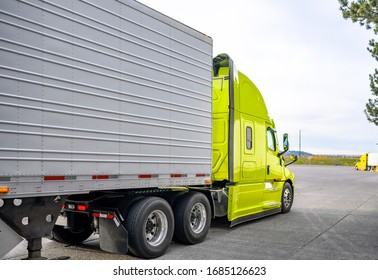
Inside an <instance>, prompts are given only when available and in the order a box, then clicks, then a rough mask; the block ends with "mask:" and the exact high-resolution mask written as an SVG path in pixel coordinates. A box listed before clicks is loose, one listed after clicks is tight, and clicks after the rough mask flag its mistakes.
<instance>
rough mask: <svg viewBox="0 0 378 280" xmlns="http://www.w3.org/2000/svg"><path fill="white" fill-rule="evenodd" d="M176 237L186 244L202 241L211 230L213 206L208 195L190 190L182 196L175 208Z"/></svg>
mask: <svg viewBox="0 0 378 280" xmlns="http://www.w3.org/2000/svg"><path fill="white" fill-rule="evenodd" d="M174 213H175V237H176V240H177V241H180V242H182V243H186V244H190V245H192V244H197V243H200V242H202V241H203V240H204V239H205V238H206V235H207V233H208V231H209V228H210V222H211V208H210V203H209V200H208V199H207V197H206V196H205V195H204V194H203V193H200V192H189V193H187V194H185V195H184V196H182V197H181V198H180V199H179V200H178V201H177V202H176V206H175V209H174Z"/></svg>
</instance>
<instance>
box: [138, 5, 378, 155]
mask: <svg viewBox="0 0 378 280" xmlns="http://www.w3.org/2000/svg"><path fill="white" fill-rule="evenodd" d="M140 2H142V3H145V4H147V5H149V6H152V7H153V8H155V9H156V10H158V11H161V12H163V13H164V14H167V15H169V16H170V17H172V18H174V19H177V20H179V21H181V22H183V23H185V24H187V25H189V26H191V27H193V28H195V29H197V30H199V31H201V32H203V33H205V34H208V35H209V36H211V37H212V38H213V40H214V55H216V54H218V53H223V52H226V53H228V54H229V55H231V56H232V57H233V59H234V61H235V63H236V65H237V67H238V68H239V70H241V71H242V72H244V73H245V74H246V75H247V76H249V77H250V78H251V79H252V80H253V81H254V82H255V84H256V85H257V87H258V88H259V89H260V91H261V92H262V94H263V96H264V98H265V101H266V103H267V106H268V111H269V113H270V115H271V117H272V118H274V119H275V122H276V125H277V127H278V130H279V131H280V132H289V133H291V134H292V137H291V141H292V143H291V146H292V148H293V149H297V148H298V141H299V140H298V132H299V129H301V130H302V131H303V133H302V134H303V139H302V147H303V149H305V150H308V151H309V152H313V153H340V152H343V153H347V154H360V153H364V152H367V151H372V150H378V145H376V143H377V142H378V128H377V127H376V126H374V125H373V124H370V123H368V121H367V120H366V117H365V115H364V113H363V110H364V108H365V103H366V102H367V99H368V98H370V97H371V94H370V89H369V79H368V75H369V73H372V72H373V70H374V68H375V67H377V63H376V62H375V61H374V60H373V58H372V57H371V56H370V54H369V53H368V51H367V50H366V48H367V46H368V41H369V39H370V38H371V37H373V33H372V32H369V31H366V30H365V29H364V28H363V27H360V26H359V25H358V24H357V23H352V22H350V21H346V20H344V19H343V18H342V15H341V12H340V11H339V5H338V1H329V0H318V1H301V0H288V1H274V0H249V1H245V0H234V1H232V2H230V1H225V0H218V1H198V0H192V1H174V0H159V1H154V0H141V1H140Z"/></svg>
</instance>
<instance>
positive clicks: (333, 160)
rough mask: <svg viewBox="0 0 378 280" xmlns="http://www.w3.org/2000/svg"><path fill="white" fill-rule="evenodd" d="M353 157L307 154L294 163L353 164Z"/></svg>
mask: <svg viewBox="0 0 378 280" xmlns="http://www.w3.org/2000/svg"><path fill="white" fill-rule="evenodd" d="M357 160H358V159H357V158H355V157H332V156H309V157H300V158H298V160H297V161H296V162H295V163H294V164H308V165H310V164H311V165H339V166H354V164H355V163H356V162H357Z"/></svg>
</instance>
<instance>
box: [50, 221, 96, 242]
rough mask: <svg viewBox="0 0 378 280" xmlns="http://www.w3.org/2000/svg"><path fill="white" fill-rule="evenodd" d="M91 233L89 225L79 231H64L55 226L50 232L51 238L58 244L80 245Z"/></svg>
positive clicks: (60, 227) (61, 227) (64, 229)
mask: <svg viewBox="0 0 378 280" xmlns="http://www.w3.org/2000/svg"><path fill="white" fill-rule="evenodd" d="M92 233H93V230H92V228H91V227H90V225H88V226H86V227H85V228H82V229H81V230H80V231H72V230H70V229H66V228H64V227H63V226H57V225H55V226H54V228H53V230H52V233H51V235H52V238H53V239H55V240H56V241H58V242H60V243H65V244H81V243H83V241H85V240H87V239H88V237H89V236H91V235H92Z"/></svg>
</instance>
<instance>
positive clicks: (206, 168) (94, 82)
mask: <svg viewBox="0 0 378 280" xmlns="http://www.w3.org/2000/svg"><path fill="white" fill-rule="evenodd" d="M0 7H1V12H0V21H1V38H0V52H1V53H0V55H1V66H0V67H1V72H0V73H1V74H0V79H1V80H0V143H1V144H0V180H1V181H2V182H1V185H6V186H8V187H9V192H8V193H6V194H2V195H1V196H2V197H25V196H40V195H41V194H43V195H52V194H72V193H80V192H88V191H90V190H98V189H122V188H140V187H158V186H166V185H192V184H194V185H195V184H204V182H205V181H206V180H209V179H210V178H211V177H210V173H211V67H212V40H211V38H209V37H208V36H206V35H204V34H202V33H200V32H197V31H195V30H193V29H191V28H189V27H187V26H185V25H183V24H181V23H179V22H177V21H175V20H173V19H171V18H169V17H167V16H165V15H162V14H160V13H158V12H156V11H155V10H152V9H150V8H148V7H146V6H144V5H142V4H140V3H138V2H135V1H76V0H71V1H66V0H65V1H62V0H61V1H59V0H56V1H36V0H30V1H4V2H2V3H1V5H0ZM105 179H106V180H105ZM57 181H59V183H57Z"/></svg>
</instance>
